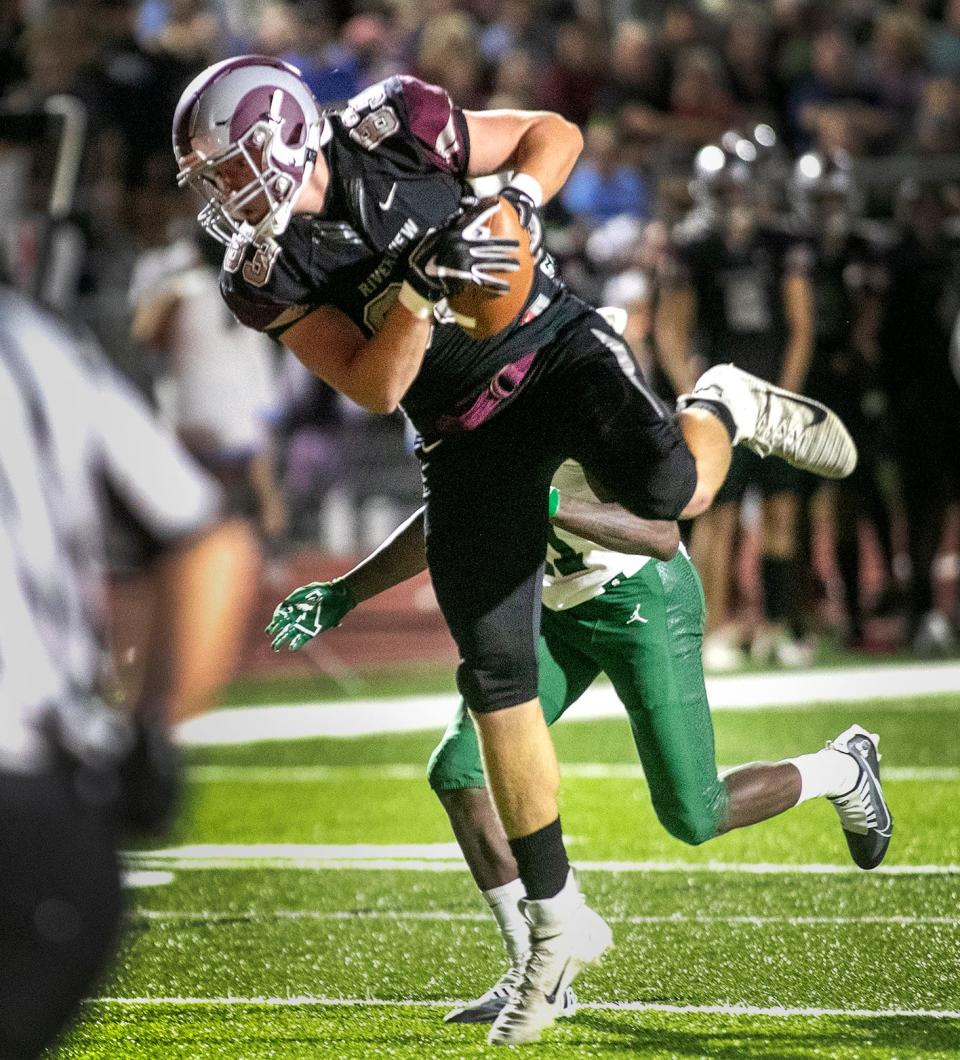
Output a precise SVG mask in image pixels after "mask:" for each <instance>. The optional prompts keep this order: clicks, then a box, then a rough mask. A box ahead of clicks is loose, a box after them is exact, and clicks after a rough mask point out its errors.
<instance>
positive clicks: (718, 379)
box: [678, 364, 857, 478]
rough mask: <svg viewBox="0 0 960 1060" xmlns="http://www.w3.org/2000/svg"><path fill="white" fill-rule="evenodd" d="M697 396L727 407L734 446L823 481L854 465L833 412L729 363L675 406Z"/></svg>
mask: <svg viewBox="0 0 960 1060" xmlns="http://www.w3.org/2000/svg"><path fill="white" fill-rule="evenodd" d="M697 398H704V399H707V400H713V401H718V402H721V403H722V404H723V405H724V406H726V408H727V409H728V410H729V412H730V415H731V416H732V417H733V422H734V425H735V427H736V432H737V433H736V436H735V437H734V440H733V442H734V445H745V446H746V447H747V448H748V449H752V450H753V451H754V452H755V453H759V455H760V456H779V457H780V458H781V459H782V460H786V462H787V463H788V464H792V465H793V466H794V467H798V468H800V469H801V470H803V471H811V472H813V473H814V474H815V475H821V476H822V477H823V478H846V477H847V475H849V474H850V473H851V472H852V471H853V469H854V468H855V467H856V466H857V447H856V445H855V444H854V441H853V439H852V438H851V437H850V434H849V433H848V431H847V429H846V427H844V425H843V422H842V421H841V419H840V417H839V416H837V414H836V413H835V412H831V411H830V409H828V408H827V406H826V405H821V404H820V402H819V401H814V400H812V399H811V398H808V397H803V396H802V395H801V394H794V393H793V392H792V391H790V390H784V389H782V388H781V387H778V386H774V385H773V384H772V383H768V382H766V381H765V380H763V379H760V378H758V377H757V376H755V375H751V374H750V373H749V372H744V371H743V370H742V369H740V368H736V367H734V365H732V364H718V365H715V366H714V367H713V368H711V369H709V371H707V372H705V373H704V374H703V375H702V376H700V378H699V379H698V380H697V384H696V386H695V387H694V388H693V393H692V394H684V395H683V397H681V398H680V400H679V403H678V406H679V407H680V408H681V409H682V408H685V407H686V406H687V405H688V404H689V403H690V402H691V401H694V400H696V399H697Z"/></svg>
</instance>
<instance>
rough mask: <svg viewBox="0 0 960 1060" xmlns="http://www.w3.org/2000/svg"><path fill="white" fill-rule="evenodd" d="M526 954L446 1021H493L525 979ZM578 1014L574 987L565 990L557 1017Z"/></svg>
mask: <svg viewBox="0 0 960 1060" xmlns="http://www.w3.org/2000/svg"><path fill="white" fill-rule="evenodd" d="M525 963H526V954H524V955H523V958H522V959H521V960H519V961H518V962H516V963H514V964H511V965H510V967H509V968H508V969H507V970H506V971H505V972H504V973H503V975H502V976H501V977H500V978H499V979H498V980H497V982H495V983H494V984H493V986H492V987H490V989H489V990H488V991H487V992H486V993H485V994H481V995H480V997H478V998H476V999H475V1000H474V1001H468V1002H467V1003H466V1004H465V1005H461V1006H460V1007H459V1008H454V1009H451V1010H450V1011H449V1012H448V1013H447V1014H446V1016H444V1017H443V1021H444V1023H493V1021H494V1020H495V1019H496V1018H497V1016H499V1015H500V1012H501V1010H502V1009H503V1008H504V1006H505V1005H506V1003H507V1002H508V1001H509V1000H510V998H511V997H512V996H513V994H514V992H515V991H516V989H517V987H518V986H519V985H520V983H521V982H522V980H523V968H524V965H525ZM576 1014H577V995H576V994H575V993H574V992H573V988H572V987H569V986H568V987H567V989H566V990H564V992H563V1001H562V1004H561V1007H560V1011H559V1012H558V1013H557V1019H564V1018H567V1017H569V1016H575V1015H576Z"/></svg>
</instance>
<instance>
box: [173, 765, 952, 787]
mask: <svg viewBox="0 0 960 1060" xmlns="http://www.w3.org/2000/svg"><path fill="white" fill-rule="evenodd" d="M732 768H733V767H732V766H720V767H719V769H720V772H721V773H722V772H724V771H725V770H727V769H732ZM560 772H561V773H562V774H563V775H564V776H565V777H571V778H573V779H583V780H620V779H623V780H640V781H642V780H643V779H644V776H643V769H642V768H641V766H640V764H639V763H631V762H570V763H567V764H566V765H563V764H561V766H560ZM189 776H190V779H191V780H192V781H194V782H196V783H199V784H317V783H322V782H325V781H347V780H404V781H406V780H412V781H417V782H418V783H426V777H427V771H426V767H425V766H419V765H405V764H402V763H398V764H393V765H370V766H192V767H191V768H190V771H189ZM882 777H883V780H884V781H887V780H908V781H956V780H960V766H886V767H884V768H883V770H882Z"/></svg>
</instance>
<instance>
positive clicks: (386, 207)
mask: <svg viewBox="0 0 960 1060" xmlns="http://www.w3.org/2000/svg"><path fill="white" fill-rule="evenodd" d="M396 194H397V182H396V181H394V182H393V187H392V188H391V189H390V193H389V194H388V195H387V197H386V198H385V199H384V200H383V202H381V201H380V200H379V199H377V205H378V206H379V207H380V209H381V210H383V212H384V213H386V212H387V210H389V209H390V207H391V206H392V205H393V197H394V196H395V195H396Z"/></svg>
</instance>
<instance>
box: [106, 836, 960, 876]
mask: <svg viewBox="0 0 960 1060" xmlns="http://www.w3.org/2000/svg"><path fill="white" fill-rule="evenodd" d="M126 859H127V862H128V864H129V865H130V866H131V867H134V868H137V869H166V870H181V869H370V870H394V869H403V870H407V871H417V872H463V871H465V869H466V865H465V864H464V862H463V859H462V857H461V855H460V851H459V848H458V847H457V845H456V844H455V843H403V844H385V845H380V844H366V843H364V844H307V843H278V844H273V843H252V844H240V843H228V844H199V845H195V846H183V847H171V848H168V849H166V850H141V851H132V852H130V853H128V854H127V855H126ZM576 865H577V868H579V869H581V870H584V871H587V872H682V873H730V874H739V875H831V876H833V875H844V876H845V875H861V874H862V870H861V869H858V868H857V867H856V866H854V865H851V864H847V865H832V864H802V863H801V864H783V863H768V862H759V863H743V862H724V861H700V862H693V861H690V862H687V861H581V860H580V859H577V860H576ZM871 875H872V876H956V875H960V865H881V866H880V867H879V868H876V869H874V870H873V871H872V872H871Z"/></svg>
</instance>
